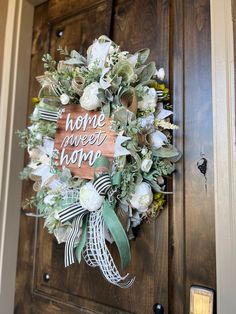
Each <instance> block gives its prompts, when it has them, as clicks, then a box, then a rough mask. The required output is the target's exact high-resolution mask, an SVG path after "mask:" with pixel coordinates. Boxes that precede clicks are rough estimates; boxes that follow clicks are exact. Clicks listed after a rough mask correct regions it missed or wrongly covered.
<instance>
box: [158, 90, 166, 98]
mask: <svg viewBox="0 0 236 314" xmlns="http://www.w3.org/2000/svg"><path fill="white" fill-rule="evenodd" d="M164 97H165V95H164V92H163V91H161V90H158V91H157V100H158V101H161V100H163V99H164Z"/></svg>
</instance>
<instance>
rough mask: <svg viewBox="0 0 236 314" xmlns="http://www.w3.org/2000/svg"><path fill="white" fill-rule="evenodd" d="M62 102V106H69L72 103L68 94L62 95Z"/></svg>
mask: <svg viewBox="0 0 236 314" xmlns="http://www.w3.org/2000/svg"><path fill="white" fill-rule="evenodd" d="M60 101H61V103H62V105H67V104H68V103H69V101H70V97H69V96H68V95H67V94H61V96H60Z"/></svg>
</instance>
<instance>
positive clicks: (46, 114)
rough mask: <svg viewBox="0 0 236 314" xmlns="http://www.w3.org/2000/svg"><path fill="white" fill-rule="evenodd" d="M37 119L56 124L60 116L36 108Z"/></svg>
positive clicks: (56, 112) (57, 113)
mask: <svg viewBox="0 0 236 314" xmlns="http://www.w3.org/2000/svg"><path fill="white" fill-rule="evenodd" d="M38 112H39V119H42V120H47V121H52V122H57V120H58V118H59V116H60V114H59V112H58V111H53V110H48V109H42V108H38Z"/></svg>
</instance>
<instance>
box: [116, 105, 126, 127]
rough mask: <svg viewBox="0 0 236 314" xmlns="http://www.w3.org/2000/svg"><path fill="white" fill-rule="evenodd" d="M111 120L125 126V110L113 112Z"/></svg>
mask: <svg viewBox="0 0 236 314" xmlns="http://www.w3.org/2000/svg"><path fill="white" fill-rule="evenodd" d="M113 120H115V121H119V122H120V123H121V124H122V126H126V125H127V123H128V112H127V109H126V108H124V107H122V108H120V109H118V110H117V111H115V112H114V115H113Z"/></svg>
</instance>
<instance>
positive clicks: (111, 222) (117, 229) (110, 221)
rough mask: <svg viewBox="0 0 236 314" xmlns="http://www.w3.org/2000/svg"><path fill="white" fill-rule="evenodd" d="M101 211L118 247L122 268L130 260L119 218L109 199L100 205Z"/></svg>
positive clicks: (125, 237) (126, 240) (128, 248)
mask: <svg viewBox="0 0 236 314" xmlns="http://www.w3.org/2000/svg"><path fill="white" fill-rule="evenodd" d="M102 212H103V218H104V221H105V223H106V225H107V227H108V229H109V231H110V233H111V235H112V237H113V239H114V241H115V243H116V246H117V248H118V251H119V255H120V259H121V266H122V268H126V267H127V266H128V265H129V263H130V261H131V253H130V246H129V240H128V238H127V235H126V233H125V231H124V228H123V226H122V224H121V222H120V220H119V218H118V217H117V215H116V213H115V211H114V204H111V203H110V202H109V201H107V200H105V202H104V204H103V207H102Z"/></svg>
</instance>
